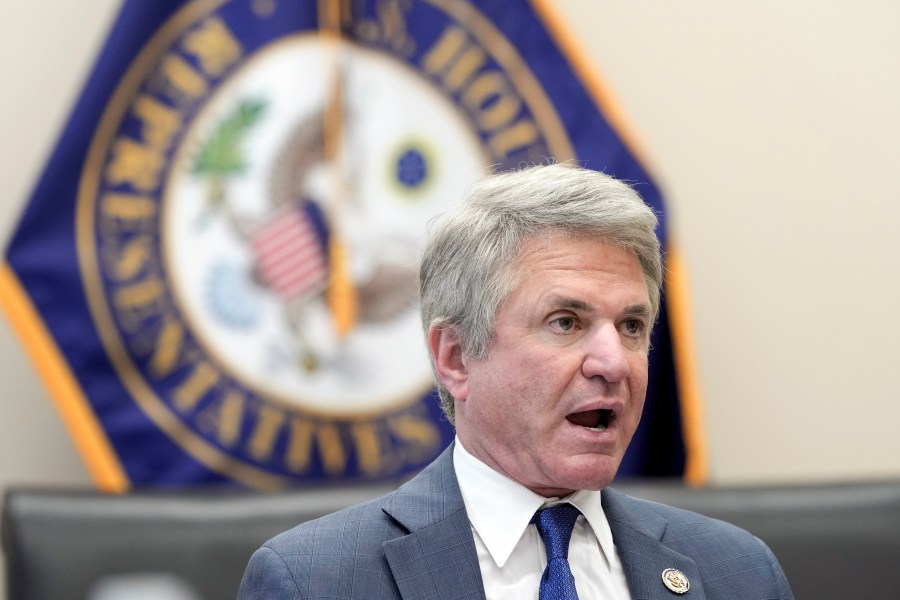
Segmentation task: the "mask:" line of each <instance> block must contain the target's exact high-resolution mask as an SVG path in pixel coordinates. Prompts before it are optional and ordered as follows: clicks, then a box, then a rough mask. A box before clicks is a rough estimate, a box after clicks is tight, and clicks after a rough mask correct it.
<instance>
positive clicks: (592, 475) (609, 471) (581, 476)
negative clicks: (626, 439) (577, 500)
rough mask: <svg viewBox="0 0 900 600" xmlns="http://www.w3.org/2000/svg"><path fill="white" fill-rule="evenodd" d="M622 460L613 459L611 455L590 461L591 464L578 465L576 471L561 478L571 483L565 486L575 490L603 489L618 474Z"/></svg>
mask: <svg viewBox="0 0 900 600" xmlns="http://www.w3.org/2000/svg"><path fill="white" fill-rule="evenodd" d="M619 462H620V461H613V460H612V459H610V458H609V457H604V459H602V460H600V461H597V460H593V461H589V463H590V464H587V465H578V469H577V470H576V471H575V472H570V473H569V474H568V475H569V476H568V477H564V478H561V480H565V481H566V482H567V483H569V484H570V485H566V486H565V487H567V488H569V489H573V490H602V489H603V488H605V487H606V486H608V485H609V484H610V483H612V480H613V479H614V478H615V476H616V471H618V469H619Z"/></svg>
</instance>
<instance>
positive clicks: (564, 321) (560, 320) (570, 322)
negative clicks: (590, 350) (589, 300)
mask: <svg viewBox="0 0 900 600" xmlns="http://www.w3.org/2000/svg"><path fill="white" fill-rule="evenodd" d="M550 323H551V325H553V326H554V327H555V328H556V329H558V330H560V331H572V330H574V329H575V326H576V325H577V324H578V321H577V320H576V319H575V317H572V316H566V317H557V318H556V319H553V321H551V322H550Z"/></svg>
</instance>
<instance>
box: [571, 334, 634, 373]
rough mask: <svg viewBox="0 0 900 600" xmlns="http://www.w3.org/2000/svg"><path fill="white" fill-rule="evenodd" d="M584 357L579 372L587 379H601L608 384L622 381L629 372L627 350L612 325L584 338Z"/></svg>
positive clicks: (629, 365)
mask: <svg viewBox="0 0 900 600" xmlns="http://www.w3.org/2000/svg"><path fill="white" fill-rule="evenodd" d="M585 344H586V348H585V350H586V351H585V357H584V363H583V364H582V365H581V371H582V373H583V374H584V376H585V377H587V378H589V379H590V378H593V377H601V378H602V379H604V380H605V381H608V382H610V383H613V382H617V381H623V380H624V379H625V378H626V377H628V374H629V373H630V372H631V364H630V363H629V362H628V354H627V352H628V350H627V349H626V348H625V347H624V346H623V345H622V338H621V337H620V336H619V332H618V330H617V329H616V327H615V325H613V324H608V325H606V324H604V325H603V326H602V327H599V328H598V329H597V330H596V331H594V332H592V334H591V335H589V336H588V337H586V338H585Z"/></svg>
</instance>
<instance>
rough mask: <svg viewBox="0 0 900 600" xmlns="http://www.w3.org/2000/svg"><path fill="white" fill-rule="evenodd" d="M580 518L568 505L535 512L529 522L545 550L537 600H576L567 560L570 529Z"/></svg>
mask: <svg viewBox="0 0 900 600" xmlns="http://www.w3.org/2000/svg"><path fill="white" fill-rule="evenodd" d="M580 514H581V513H580V512H578V509H577V508H575V507H574V506H572V505H571V504H558V505H557V506H551V507H550V508H544V509H542V510H539V511H537V512H536V513H534V517H533V518H532V519H531V522H532V523H534V524H535V525H536V526H537V529H538V533H540V534H541V539H542V540H544V548H546V549H547V568H546V569H544V573H543V575H542V576H541V585H540V593H539V597H540V600H578V593H577V592H576V590H575V578H574V577H573V576H572V570H571V569H570V568H569V560H568V557H569V540H570V539H572V528H574V527H575V521H577V520H578V515H580Z"/></svg>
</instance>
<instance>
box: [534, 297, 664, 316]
mask: <svg viewBox="0 0 900 600" xmlns="http://www.w3.org/2000/svg"><path fill="white" fill-rule="evenodd" d="M550 305H551V306H552V307H553V309H554V310H571V311H578V312H587V313H590V312H596V310H597V307H596V306H594V305H593V304H590V303H588V302H585V301H584V300H580V299H578V298H570V297H569V296H554V297H553V298H551V299H550ZM621 314H622V316H625V317H643V318H645V319H649V318H650V307H649V306H648V305H646V304H631V305H629V306H626V307H625V308H624V309H623V310H622V313H621Z"/></svg>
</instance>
